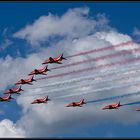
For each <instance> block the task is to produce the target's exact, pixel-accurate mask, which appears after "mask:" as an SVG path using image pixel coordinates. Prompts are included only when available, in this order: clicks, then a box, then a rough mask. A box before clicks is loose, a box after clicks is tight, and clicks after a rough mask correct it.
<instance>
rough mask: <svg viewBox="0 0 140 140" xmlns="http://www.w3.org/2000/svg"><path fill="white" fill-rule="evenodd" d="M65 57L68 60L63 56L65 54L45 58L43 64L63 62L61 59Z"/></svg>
mask: <svg viewBox="0 0 140 140" xmlns="http://www.w3.org/2000/svg"><path fill="white" fill-rule="evenodd" d="M63 59H65V60H67V59H66V58H64V57H63V54H62V55H61V56H59V57H56V58H52V57H50V58H49V59H47V60H45V61H44V62H43V63H42V64H48V63H57V64H62V63H61V62H60V61H62V60H63Z"/></svg>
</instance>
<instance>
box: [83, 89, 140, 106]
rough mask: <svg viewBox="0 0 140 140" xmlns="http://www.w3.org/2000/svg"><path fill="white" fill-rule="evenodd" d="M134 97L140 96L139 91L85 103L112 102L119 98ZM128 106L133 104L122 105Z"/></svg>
mask: <svg viewBox="0 0 140 140" xmlns="http://www.w3.org/2000/svg"><path fill="white" fill-rule="evenodd" d="M136 95H140V91H137V92H133V93H128V94H122V95H118V96H111V97H107V98H102V99H97V100H92V101H87V102H86V103H95V102H103V101H109V100H114V99H119V98H125V97H131V96H136ZM135 103H138V102H135ZM135 103H134V104H135ZM139 103H140V102H139ZM129 104H130V105H131V104H133V103H128V104H122V105H123V106H124V105H129Z"/></svg>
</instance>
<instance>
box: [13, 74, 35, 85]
mask: <svg viewBox="0 0 140 140" xmlns="http://www.w3.org/2000/svg"><path fill="white" fill-rule="evenodd" d="M33 77H34V76H31V77H30V78H29V79H21V80H20V81H18V82H17V83H15V85H18V84H30V85H32V84H31V82H33V81H36V80H35V79H34V78H33Z"/></svg>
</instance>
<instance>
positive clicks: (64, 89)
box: [47, 70, 140, 93]
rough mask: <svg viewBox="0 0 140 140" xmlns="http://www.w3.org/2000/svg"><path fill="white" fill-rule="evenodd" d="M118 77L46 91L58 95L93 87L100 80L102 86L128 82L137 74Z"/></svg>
mask: <svg viewBox="0 0 140 140" xmlns="http://www.w3.org/2000/svg"><path fill="white" fill-rule="evenodd" d="M139 71H140V70H139ZM119 76H121V77H113V78H110V79H109V80H108V79H105V80H102V79H97V81H93V82H90V84H86V85H83V84H80V85H78V86H76V85H74V86H71V87H68V88H66V87H64V88H60V89H55V90H54V89H53V90H50V91H48V89H47V91H48V92H47V93H53V92H57V93H58V92H60V91H67V90H72V89H78V88H80V89H81V88H83V87H90V86H91V85H92V86H93V85H96V84H98V83H100V81H101V80H102V81H101V83H102V84H103V83H107V82H114V81H120V80H124V79H127V80H130V79H133V78H135V77H138V76H139V73H137V74H135V73H132V74H131V75H130V74H129V73H127V75H124V76H123V75H122V73H121V74H120V73H119ZM128 76H129V77H128ZM130 76H131V77H130ZM88 83H89V81H88Z"/></svg>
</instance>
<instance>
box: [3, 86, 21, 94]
mask: <svg viewBox="0 0 140 140" xmlns="http://www.w3.org/2000/svg"><path fill="white" fill-rule="evenodd" d="M20 91H24V90H23V89H22V88H21V86H20V87H18V88H10V89H9V90H7V91H5V92H4V94H14V93H16V94H20Z"/></svg>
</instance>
